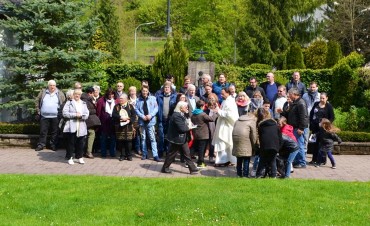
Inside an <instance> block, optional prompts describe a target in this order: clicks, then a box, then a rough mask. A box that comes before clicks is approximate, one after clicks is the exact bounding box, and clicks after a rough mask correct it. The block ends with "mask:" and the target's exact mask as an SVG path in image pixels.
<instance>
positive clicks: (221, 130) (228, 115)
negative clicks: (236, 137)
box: [212, 89, 239, 166]
mask: <svg viewBox="0 0 370 226" xmlns="http://www.w3.org/2000/svg"><path fill="white" fill-rule="evenodd" d="M221 96H222V99H224V101H222V104H221V108H218V109H216V110H215V111H216V112H217V113H218V115H219V117H218V120H217V124H216V130H215V133H214V136H213V139H212V144H213V145H214V147H215V155H216V162H215V166H221V165H224V166H227V165H229V164H236V157H235V156H233V155H232V154H231V153H232V149H233V139H232V133H233V128H234V124H235V122H236V121H237V120H238V118H239V113H238V107H237V105H236V103H235V99H234V98H233V97H232V96H231V95H230V93H229V90H227V89H222V91H221Z"/></svg>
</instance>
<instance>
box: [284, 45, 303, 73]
mask: <svg viewBox="0 0 370 226" xmlns="http://www.w3.org/2000/svg"><path fill="white" fill-rule="evenodd" d="M286 64H287V69H304V68H305V65H304V62H303V53H302V49H301V46H300V45H299V44H298V43H297V42H293V43H292V44H291V45H290V48H289V51H288V53H287V56H286Z"/></svg>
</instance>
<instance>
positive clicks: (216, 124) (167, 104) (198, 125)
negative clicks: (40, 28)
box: [35, 72, 341, 178]
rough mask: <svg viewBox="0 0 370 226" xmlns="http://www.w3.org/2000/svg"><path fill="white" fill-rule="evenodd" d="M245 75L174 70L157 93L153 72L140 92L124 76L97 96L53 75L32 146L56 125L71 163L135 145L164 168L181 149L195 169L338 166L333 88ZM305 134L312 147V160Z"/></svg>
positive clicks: (123, 155) (266, 171) (246, 173)
mask: <svg viewBox="0 0 370 226" xmlns="http://www.w3.org/2000/svg"><path fill="white" fill-rule="evenodd" d="M249 83H250V84H249V86H247V87H245V89H244V91H241V92H239V93H236V87H235V85H234V84H230V83H229V82H227V78H226V75H225V74H220V75H219V76H218V80H217V81H216V82H212V78H211V76H210V75H208V74H203V75H202V77H201V84H199V86H198V87H196V86H195V85H194V84H193V83H192V82H191V79H190V76H185V79H184V85H183V86H182V87H180V89H179V92H177V91H176V86H175V85H174V81H173V77H172V76H167V77H166V81H165V82H164V84H163V85H162V87H161V88H160V90H158V91H157V92H155V93H150V91H149V84H148V81H142V84H141V87H140V90H139V92H138V90H137V88H139V87H134V86H132V87H129V89H128V92H127V93H125V92H124V84H123V83H122V82H118V83H117V85H116V89H113V88H108V89H107V90H106V91H105V93H104V95H103V96H100V94H101V91H100V87H99V86H96V85H95V86H93V87H87V88H85V89H83V87H82V84H81V83H80V82H76V83H75V86H74V88H73V89H70V90H68V91H67V92H66V95H64V93H63V92H62V91H61V90H59V89H58V88H57V87H56V82H55V81H54V80H50V81H48V87H47V88H46V89H43V90H42V91H40V93H39V95H38V97H37V100H36V109H37V113H38V115H37V116H38V118H39V120H40V138H39V143H38V144H37V147H36V149H35V150H36V151H41V150H42V149H44V148H45V147H46V138H47V135H48V131H50V148H51V149H52V150H54V151H55V150H56V149H57V145H58V131H59V130H60V131H62V132H63V135H64V137H65V139H66V143H65V146H66V156H65V157H66V160H67V162H68V164H70V165H73V164H74V163H75V162H78V163H80V164H85V161H84V157H85V158H94V157H97V156H100V157H102V158H106V157H107V156H108V154H109V156H110V157H116V155H117V154H116V153H119V154H120V156H119V158H118V159H119V161H124V160H127V161H132V156H133V152H134V153H135V155H139V156H140V157H141V159H142V160H146V159H148V158H149V156H150V155H149V154H150V153H151V156H152V157H153V160H154V161H157V162H163V161H164V164H163V167H162V170H161V172H162V173H171V170H170V165H171V164H172V163H173V162H174V161H175V159H176V157H177V156H179V157H180V161H181V162H184V163H185V167H188V168H189V171H190V173H191V174H194V173H197V172H198V171H199V170H200V169H205V168H207V164H213V165H214V166H215V167H228V166H236V173H237V176H239V177H257V178H261V177H267V176H269V177H271V178H276V177H281V178H289V177H290V175H291V173H292V172H293V168H306V165H307V164H313V165H314V166H316V167H320V166H321V165H324V164H326V156H328V157H329V159H330V162H331V165H332V168H333V169H335V168H336V163H335V160H334V157H333V155H332V151H333V148H334V142H335V141H337V142H339V143H340V142H341V139H340V138H339V137H338V136H337V135H336V132H337V131H338V129H337V128H336V127H335V126H333V125H332V122H333V121H334V119H335V116H334V111H333V107H332V106H331V104H330V102H329V101H328V95H327V94H326V93H324V92H322V93H319V92H318V90H319V87H318V85H317V83H316V82H314V81H312V82H311V83H310V86H309V89H308V90H306V86H305V84H303V83H302V82H301V80H300V74H299V72H294V73H293V75H292V80H291V81H290V82H288V83H287V84H286V85H281V84H279V83H278V82H275V78H274V74H273V73H271V72H270V73H267V75H266V81H265V82H263V83H261V85H260V86H259V85H258V80H257V78H255V77H252V78H250V80H249ZM83 91H84V92H83ZM308 143H310V147H311V149H312V152H313V157H312V161H311V162H309V163H307V159H306V153H307V147H308ZM107 149H108V150H109V151H107ZM162 158H165V160H163V159H162ZM252 161H253V165H252V170H250V164H251V162H252Z"/></svg>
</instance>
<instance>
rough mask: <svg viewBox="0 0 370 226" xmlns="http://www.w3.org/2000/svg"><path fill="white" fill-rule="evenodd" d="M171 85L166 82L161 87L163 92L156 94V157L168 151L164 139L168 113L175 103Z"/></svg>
mask: <svg viewBox="0 0 370 226" xmlns="http://www.w3.org/2000/svg"><path fill="white" fill-rule="evenodd" d="M171 85H172V83H171V82H169V81H166V82H165V83H164V85H163V91H161V92H157V96H156V99H157V103H158V114H157V119H158V136H159V138H158V155H159V157H162V156H163V153H167V151H168V142H167V141H166V140H165V139H164V137H165V135H166V134H167V129H168V121H169V118H168V116H169V115H168V113H169V111H170V108H171V107H172V106H173V105H175V103H176V95H177V94H176V92H174V91H173V90H172V89H171Z"/></svg>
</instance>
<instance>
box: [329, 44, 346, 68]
mask: <svg viewBox="0 0 370 226" xmlns="http://www.w3.org/2000/svg"><path fill="white" fill-rule="evenodd" d="M340 58H342V50H341V49H340V45H339V43H338V42H336V41H333V40H329V42H328V52H327V54H326V64H325V68H331V67H333V66H334V65H335V64H336V63H338V61H339V60H340Z"/></svg>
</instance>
